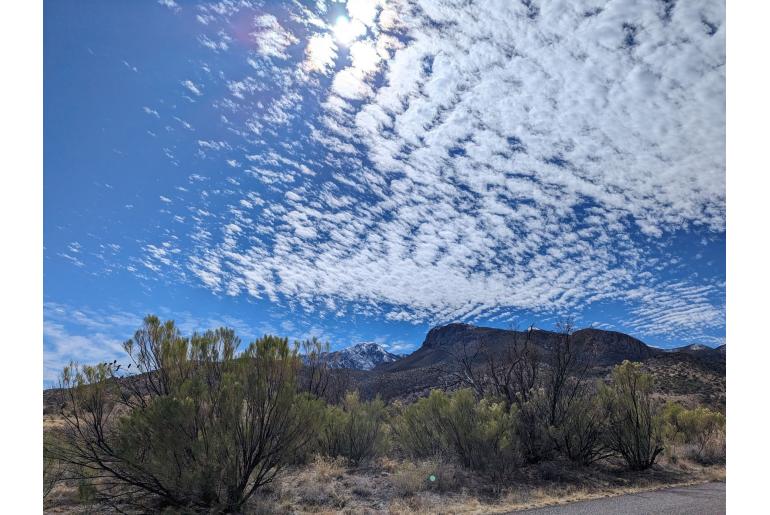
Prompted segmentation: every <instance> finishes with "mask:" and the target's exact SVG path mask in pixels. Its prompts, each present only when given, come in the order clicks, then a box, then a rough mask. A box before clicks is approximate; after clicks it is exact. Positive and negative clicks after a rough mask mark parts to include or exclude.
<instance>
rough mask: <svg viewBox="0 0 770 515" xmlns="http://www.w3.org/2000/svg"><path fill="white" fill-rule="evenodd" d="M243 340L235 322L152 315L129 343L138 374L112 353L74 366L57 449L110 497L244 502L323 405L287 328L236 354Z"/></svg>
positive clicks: (200, 504) (159, 503) (160, 502)
mask: <svg viewBox="0 0 770 515" xmlns="http://www.w3.org/2000/svg"><path fill="white" fill-rule="evenodd" d="M238 344H239V340H238V338H237V337H236V336H235V334H234V332H233V331H232V330H229V329H219V330H216V331H207V332H206V333H203V334H195V335H193V336H192V337H191V338H183V337H182V336H181V335H180V333H179V331H178V330H177V329H176V327H175V326H174V324H173V322H165V323H161V322H160V320H159V319H158V318H157V317H153V316H148V317H147V318H145V320H144V325H143V327H142V328H140V329H139V330H138V331H137V332H136V334H135V335H134V337H133V338H132V339H131V340H129V341H127V342H126V343H125V345H124V347H125V349H126V351H127V353H128V355H129V358H130V359H131V362H132V363H131V364H132V365H135V370H137V372H138V373H137V374H136V375H134V376H131V377H125V378H118V377H117V376H116V373H115V372H116V370H117V368H118V366H117V365H115V364H108V363H103V364H100V365H97V366H82V367H79V366H77V365H74V364H73V365H70V366H69V367H67V368H66V369H65V370H64V373H63V376H62V387H63V388H62V390H61V395H62V396H63V399H62V401H63V404H66V406H65V409H64V412H63V417H64V421H65V428H64V429H63V430H61V431H58V432H57V433H56V434H55V436H56V444H55V445H51V446H49V449H48V451H49V454H50V455H51V456H52V457H55V458H58V459H60V460H61V461H63V462H65V463H67V464H70V465H72V466H74V467H79V468H81V469H83V470H84V471H85V473H84V474H83V477H82V478H81V479H82V481H83V483H84V484H85V485H86V486H87V487H88V488H89V489H91V490H93V491H94V492H95V495H97V496H98V498H99V499H100V500H102V501H105V502H110V503H113V502H115V501H116V500H118V499H122V500H123V502H133V503H136V504H138V505H139V506H141V507H142V508H143V509H145V510H157V509H161V508H162V507H164V506H168V507H174V508H177V509H183V510H193V511H197V510H204V511H210V510H214V511H225V512H237V511H241V510H242V509H243V506H244V504H245V503H246V501H247V500H248V499H249V498H250V497H251V496H252V495H254V493H255V492H256V491H257V489H258V488H259V487H260V486H262V485H264V484H266V483H268V482H270V481H272V479H273V478H274V477H275V475H276V474H277V472H278V471H279V470H280V468H281V467H282V466H283V465H284V464H286V463H287V462H288V461H289V460H290V459H291V457H292V456H293V455H294V454H295V453H297V452H299V451H300V450H301V449H302V448H303V447H304V446H305V445H306V444H307V443H308V441H309V440H310V439H311V436H312V435H313V434H314V432H315V428H316V427H317V426H318V421H319V417H320V412H321V411H320V406H319V404H318V401H316V400H313V399H312V398H310V397H309V396H307V395H301V394H298V393H297V385H296V377H297V371H298V368H299V366H300V364H299V358H298V357H297V354H296V350H294V351H292V350H290V348H289V345H288V341H287V340H286V339H282V338H276V337H273V336H265V337H264V338H261V339H259V340H257V341H255V342H254V343H252V344H251V345H249V346H248V348H247V349H246V350H245V351H244V352H242V353H241V354H240V355H238V356H236V349H237V347H238ZM96 478H98V480H96Z"/></svg>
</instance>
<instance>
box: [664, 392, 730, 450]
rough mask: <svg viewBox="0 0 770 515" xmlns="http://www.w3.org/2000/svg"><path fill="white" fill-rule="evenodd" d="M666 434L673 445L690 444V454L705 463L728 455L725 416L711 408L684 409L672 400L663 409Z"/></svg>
mask: <svg viewBox="0 0 770 515" xmlns="http://www.w3.org/2000/svg"><path fill="white" fill-rule="evenodd" d="M663 420H664V422H665V434H666V437H667V439H668V440H669V441H670V442H671V443H673V444H685V445H687V446H689V447H690V450H691V457H692V458H693V459H695V460H696V461H698V462H700V463H704V464H711V463H720V462H723V461H724V458H725V416H724V415H723V414H721V413H719V412H716V411H712V410H710V409H708V408H703V407H700V408H695V409H692V410H688V409H685V408H684V407H683V406H681V405H679V404H676V403H673V402H670V403H668V404H667V405H666V407H665V409H664V410H663Z"/></svg>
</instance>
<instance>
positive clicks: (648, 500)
mask: <svg viewBox="0 0 770 515" xmlns="http://www.w3.org/2000/svg"><path fill="white" fill-rule="evenodd" d="M517 513H526V514H528V515H603V514H607V515H610V514H612V515H651V514H656V515H664V514H665V515H721V514H723V513H725V483H707V484H704V485H696V486H685V487H681V488H667V489H665V490H657V491H655V492H645V493H640V494H630V495H620V496H618V497H609V498H606V499H597V500H595V501H582V502H575V503H571V504H564V505H561V506H552V507H548V508H537V509H534V510H525V511H520V512H517Z"/></svg>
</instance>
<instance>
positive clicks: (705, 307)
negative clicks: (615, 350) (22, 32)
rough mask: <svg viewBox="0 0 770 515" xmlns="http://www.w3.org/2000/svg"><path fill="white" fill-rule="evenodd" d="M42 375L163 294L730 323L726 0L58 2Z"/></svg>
mask: <svg viewBox="0 0 770 515" xmlns="http://www.w3.org/2000/svg"><path fill="white" fill-rule="evenodd" d="M43 254H44V342H43V345H44V377H45V380H46V381H47V382H48V383H50V384H53V383H54V382H55V380H56V378H57V376H58V374H59V372H60V371H61V368H62V367H63V366H64V365H65V364H66V363H68V362H69V361H70V360H76V361H79V362H81V363H91V362H97V361H101V360H106V359H110V360H111V359H114V358H119V357H120V356H121V355H122V350H121V346H120V345H121V342H122V341H124V340H126V339H128V338H130V337H131V335H132V334H133V331H134V330H136V329H137V328H138V326H139V324H140V323H141V319H142V317H143V316H145V315H146V314H148V313H153V314H157V315H158V316H160V317H161V318H164V319H174V320H175V321H176V322H177V324H178V325H179V326H180V327H181V328H182V330H183V331H185V332H186V333H187V334H189V333H190V332H192V331H196V330H205V329H207V328H213V327H218V326H222V325H226V326H229V327H233V328H235V329H236V330H237V332H238V333H239V335H240V336H241V338H242V339H243V340H244V341H245V342H247V341H249V340H251V339H253V338H256V337H259V336H261V335H263V334H265V333H271V334H278V335H281V336H287V337H289V338H291V339H301V338H307V337H311V336H316V337H319V338H321V339H322V340H325V341H328V342H329V343H330V345H331V347H332V348H335V349H336V348H342V347H346V346H349V345H351V344H354V343H358V342H361V341H375V342H378V343H381V344H383V345H385V346H386V347H388V348H389V350H391V351H392V352H397V353H409V352H412V351H414V350H416V349H417V348H418V347H419V345H420V343H421V342H422V340H423V338H424V336H425V333H426V332H427V331H428V330H429V329H430V328H431V327H433V326H436V325H439V324H444V323H449V322H466V323H473V324H476V325H485V326H494V327H514V326H518V327H523V326H527V325H530V324H534V325H536V326H538V327H543V328H550V327H551V326H553V324H554V322H555V321H556V320H558V319H561V318H563V317H572V318H574V319H575V321H576V323H577V325H579V326H589V325H590V326H595V327H599V328H604V329H611V330H617V331H623V332H626V333H629V334H631V335H633V336H635V337H637V338H640V339H641V340H643V341H645V342H647V343H648V344H651V345H656V346H659V347H673V346H679V345H685V344H689V343H704V344H707V345H712V346H715V345H720V344H723V343H725V337H724V336H725V29H724V4H723V2H721V1H713V0H676V1H675V0H661V1H658V2H653V1H650V2H636V1H632V0H611V1H606V0H564V1H559V0H554V1H549V2H538V1H536V0H531V1H529V0H521V1H512V0H490V1H478V2H469V1H457V0H350V1H344V2H334V1H330V0H326V1H323V0H320V1H308V2H301V1H299V0H296V1H283V2H270V1H265V2H257V1H250V0H226V1H221V2H183V1H181V0H177V1H174V0H161V1H157V0H145V1H141V2H140V1H136V2H125V1H107V2H105V1H103V0H96V1H89V0H78V1H75V0H56V1H52V0H49V1H46V2H45V3H44V248H43Z"/></svg>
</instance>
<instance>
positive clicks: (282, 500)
mask: <svg viewBox="0 0 770 515" xmlns="http://www.w3.org/2000/svg"><path fill="white" fill-rule="evenodd" d="M431 475H433V476H435V481H431V480H430V476H431ZM724 478H725V471H724V467H719V466H717V467H704V466H701V465H698V464H696V463H694V462H691V461H689V460H687V459H679V460H678V461H677V463H675V464H674V463H670V462H665V463H664V464H662V465H661V466H656V467H655V468H654V469H653V470H648V471H645V472H639V473H631V472H627V471H624V470H623V469H622V467H620V466H619V464H613V463H608V464H605V465H602V466H596V467H590V468H584V467H576V466H573V465H570V464H567V463H548V464H542V465H539V466H536V467H528V468H526V469H523V470H522V471H521V474H520V475H519V477H518V478H517V479H516V480H515V481H514V482H513V484H512V485H511V486H509V487H508V488H506V489H504V490H503V491H502V493H495V491H494V489H493V488H491V487H490V486H489V485H488V484H487V483H485V482H484V481H483V480H482V479H481V478H479V477H477V476H475V475H473V474H471V473H469V472H467V471H464V470H462V469H459V468H457V467H456V466H454V465H451V464H448V463H444V462H442V461H440V460H427V461H422V462H418V463H411V462H405V461H399V460H394V459H391V458H381V459H379V460H376V461H374V462H371V463H369V464H368V465H366V466H361V467H357V468H348V467H346V466H345V464H344V463H342V462H340V461H334V460H328V459H324V458H317V459H316V460H315V461H313V462H312V463H311V464H309V465H307V466H305V467H302V468H297V469H292V470H287V471H286V473H284V474H283V475H282V477H281V478H280V479H279V480H277V481H276V483H275V484H273V485H272V486H271V487H270V488H269V489H267V490H266V491H265V492H263V495H262V496H261V497H260V499H258V500H255V503H254V506H255V507H254V510H255V511H257V508H256V507H257V506H260V510H262V511H261V512H262V513H286V514H288V513H292V514H306V513H319V514H331V513H343V514H353V513H356V514H358V513H364V514H393V515H400V514H404V515H405V514H412V513H426V514H430V513H441V514H493V513H505V512H510V511H515V510H522V509H528V508H536V507H542V506H550V505H556V504H564V503H569V502H575V501H580V500H589V499H597V498H602V497H610V496H615V495H622V494H627V493H638V492H644V491H651V490H656V489H660V488H667V487H674V486H684V485H691V484H698V483H704V482H709V481H723V480H724ZM257 512H260V511H257Z"/></svg>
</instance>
